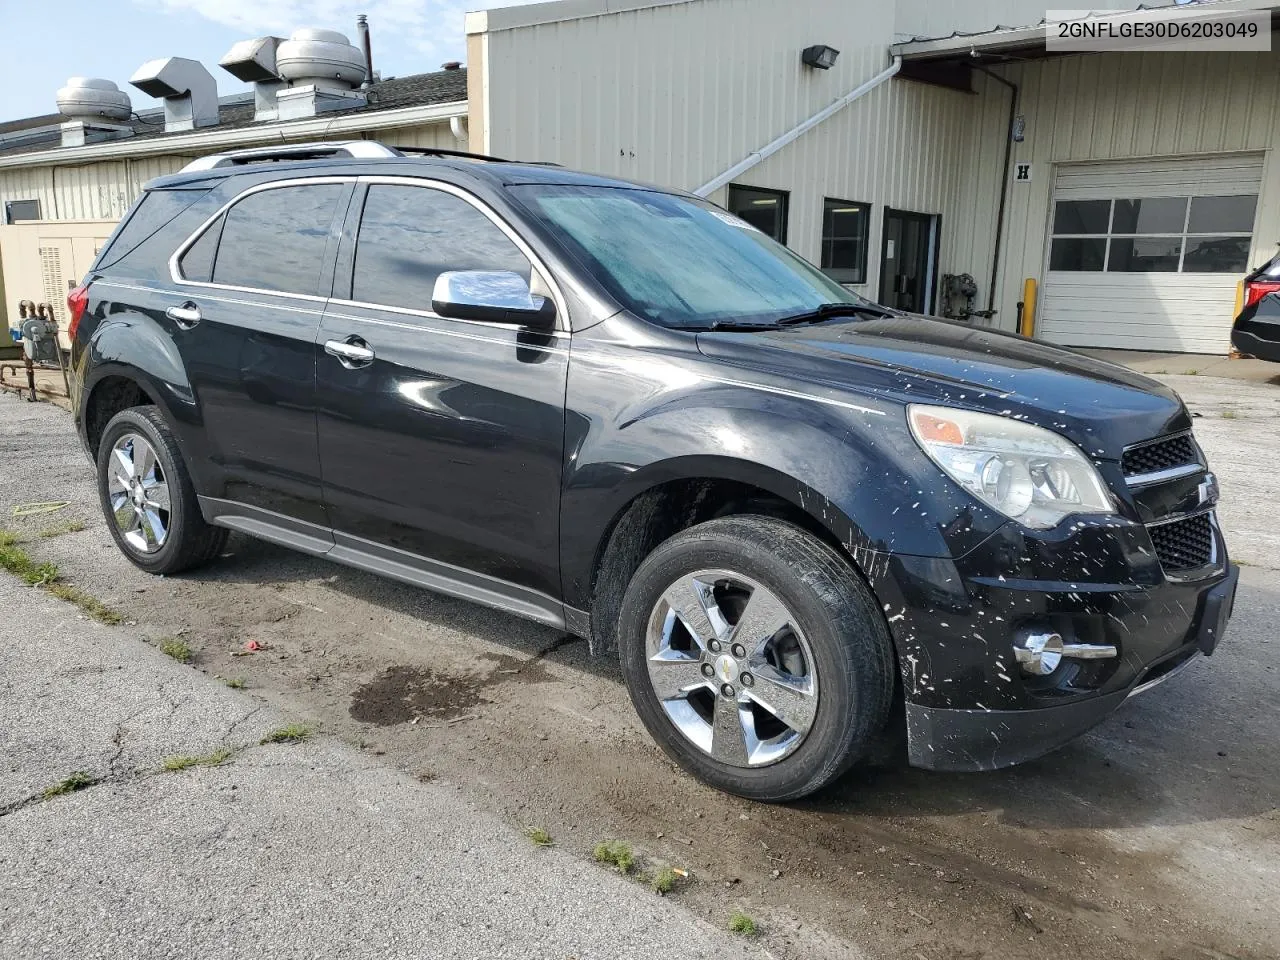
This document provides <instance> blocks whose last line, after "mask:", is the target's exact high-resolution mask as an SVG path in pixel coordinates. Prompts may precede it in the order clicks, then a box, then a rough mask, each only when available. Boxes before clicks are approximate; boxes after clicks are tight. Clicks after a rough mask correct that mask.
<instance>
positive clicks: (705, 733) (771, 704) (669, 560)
mask: <svg viewBox="0 0 1280 960" xmlns="http://www.w3.org/2000/svg"><path fill="white" fill-rule="evenodd" d="M618 626H619V647H620V652H621V655H622V665H623V672H624V675H625V677H626V681H627V687H628V689H629V691H630V693H631V698H632V700H633V702H634V703H635V705H636V710H637V712H638V713H639V714H640V718H641V719H642V720H643V721H644V723H645V726H646V727H648V729H649V731H650V733H651V734H652V735H653V737H654V739H655V740H657V741H658V743H659V744H660V745H661V746H662V748H663V749H664V750H666V752H667V753H668V754H669V755H670V756H671V757H672V758H673V759H674V760H675V761H676V762H677V763H679V764H680V765H681V766H682V767H684V768H685V769H686V770H688V771H689V772H690V773H692V774H694V775H695V776H697V777H699V778H700V779H702V780H704V781H706V782H707V783H709V784H711V785H712V786H715V787H717V788H719V789H721V790H725V791H727V792H729V793H735V794H738V795H740V796H744V797H749V798H751V799H755V800H765V801H783V800H793V799H797V798H799V797H803V796H805V795H806V794H809V793H812V792H814V791H815V790H818V789H820V788H821V787H822V786H824V785H825V784H827V783H828V782H830V781H831V780H832V779H834V778H835V777H837V776H838V775H839V774H841V773H842V772H844V771H845V770H847V769H848V768H849V767H850V766H851V765H852V764H853V763H854V762H856V760H857V759H858V758H859V756H861V754H862V753H863V751H864V750H865V749H866V748H867V747H868V746H869V745H870V744H871V742H872V740H873V739H874V737H875V736H876V734H877V733H878V732H879V731H880V729H881V728H882V727H883V726H884V723H885V721H886V719H887V716H888V710H889V704H890V700H891V697H892V692H893V672H892V671H893V659H892V653H891V646H890V639H889V634H888V630H887V628H886V626H885V623H884V618H883V616H881V614H880V611H879V609H878V607H877V606H876V603H875V601H874V598H873V597H872V594H871V592H870V590H869V589H868V588H867V586H866V584H865V583H863V582H862V580H861V578H860V577H859V575H858V574H857V573H856V572H855V571H854V570H853V569H852V568H851V567H850V565H849V563H848V562H847V561H846V560H845V559H844V558H843V557H842V556H841V555H840V554H838V553H837V552H836V551H835V550H833V549H832V548H831V547H829V546H827V545H826V544H825V543H823V542H822V541H821V540H819V539H817V538H816V537H814V536H813V535H812V534H810V533H808V532H806V531H804V530H802V529H800V528H798V527H796V526H794V525H792V524H790V523H786V522H784V521H781V520H777V519H773V518H769V517H757V516H744V517H725V518H722V519H719V520H712V521H710V522H708V523H703V524H699V525H698V526H696V527H691V528H690V529H688V530H685V531H683V532H681V533H679V534H677V535H676V536H674V537H672V538H671V539H670V540H667V541H666V542H665V543H663V544H661V545H660V546H659V547H658V548H657V549H656V550H654V552H653V553H652V554H650V555H649V557H648V558H646V560H645V561H644V563H642V564H641V565H640V568H639V569H638V570H637V571H636V574H635V576H634V577H633V578H632V581H631V584H630V586H629V587H628V589H627V594H626V597H625V598H624V600H623V605H622V611H621V613H620V616H619V624H618Z"/></svg>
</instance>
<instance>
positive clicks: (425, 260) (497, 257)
mask: <svg viewBox="0 0 1280 960" xmlns="http://www.w3.org/2000/svg"><path fill="white" fill-rule="evenodd" d="M446 270H511V271H514V272H515V273H518V274H520V275H521V276H522V277H524V279H525V281H526V282H527V281H528V280H529V272H530V267H529V261H528V259H527V258H526V257H525V255H524V254H523V253H521V252H520V248H519V247H517V246H516V245H515V244H514V243H512V242H511V239H510V238H509V237H508V236H507V235H506V234H505V233H503V232H502V231H501V230H499V229H498V227H497V226H495V225H494V223H493V221H492V220H490V219H489V218H488V217H486V216H485V215H484V214H483V213H481V212H480V211H479V210H477V209H476V208H475V207H473V206H472V205H471V204H469V203H467V202H466V201H465V200H461V199H459V198H458V197H455V196H453V195H452V194H449V193H445V192H443V191H441V190H433V189H431V188H429V187H400V186H391V185H388V184H374V185H373V186H371V187H369V195H368V198H367V199H366V200H365V204H364V215H363V217H362V218H361V220H360V236H359V239H358V240H357V242H356V262H355V278H354V281H353V282H352V290H351V298H352V299H353V300H360V301H363V302H365V303H382V304H386V305H387V306H392V307H406V308H408V309H411V310H430V309H431V294H432V291H433V290H434V289H435V284H436V277H438V276H439V275H440V274H441V273H443V272H444V271H446Z"/></svg>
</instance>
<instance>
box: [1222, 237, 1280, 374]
mask: <svg viewBox="0 0 1280 960" xmlns="http://www.w3.org/2000/svg"><path fill="white" fill-rule="evenodd" d="M1242 307H1243V309H1242V310H1241V311H1240V315H1239V316H1238V317H1236V322H1235V324H1234V325H1233V326H1232V327H1231V345H1232V346H1233V347H1235V348H1236V349H1237V350H1239V351H1240V352H1241V353H1245V354H1248V355H1249V356H1252V357H1257V358H1258V359H1259V360H1271V361H1272V362H1280V255H1277V256H1275V257H1272V258H1271V260H1269V261H1268V262H1266V263H1264V264H1263V265H1262V266H1260V267H1259V268H1258V269H1257V270H1255V271H1253V273H1251V274H1249V276H1247V277H1245V279H1244V303H1243V304H1242Z"/></svg>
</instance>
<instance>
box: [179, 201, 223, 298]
mask: <svg viewBox="0 0 1280 960" xmlns="http://www.w3.org/2000/svg"><path fill="white" fill-rule="evenodd" d="M225 220H226V217H219V218H218V221H217V222H216V223H214V224H213V225H212V226H211V227H209V229H208V230H206V231H205V232H204V233H202V234H200V238H199V239H198V240H196V242H195V243H193V244H192V245H191V246H189V247H187V252H186V253H184V254H183V255H182V256H181V257H179V258H178V272H179V273H180V274H182V276H183V278H184V279H186V280H196V281H198V282H200V283H208V282H209V281H210V279H212V277H213V255H214V254H215V253H217V252H218V237H220V236H221V235H222V224H223V223H224V222H225Z"/></svg>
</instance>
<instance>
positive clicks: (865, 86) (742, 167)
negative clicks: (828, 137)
mask: <svg viewBox="0 0 1280 960" xmlns="http://www.w3.org/2000/svg"><path fill="white" fill-rule="evenodd" d="M901 69H902V57H900V56H897V55H896V54H895V55H894V58H893V61H892V62H891V63H890V64H889V66H888V67H887V68H886V69H884V70H881V71H880V72H879V73H877V74H876V75H875V76H874V77H872V78H871V79H870V80H868V81H866V82H865V83H862V84H859V85H858V86H857V87H854V88H853V89H852V90H850V91H849V92H848V93H846V94H845V95H844V96H843V97H841V98H840V99H838V100H836V101H834V102H832V103H831V104H829V105H827V106H826V107H824V108H823V109H821V110H819V111H818V112H817V113H815V114H814V115H813V116H811V117H810V118H809V119H808V120H805V121H803V122H802V123H800V124H799V125H797V126H795V127H792V128H791V129H790V130H788V131H787V132H786V133H784V134H783V135H782V136H780V137H778V138H777V139H775V140H771V141H770V142H769V143H766V144H765V145H764V146H763V147H761V148H760V149H759V150H757V151H755V152H754V153H750V154H748V155H747V156H746V157H744V158H743V159H742V160H740V161H738V162H737V163H735V164H734V165H733V166H732V167H730V168H729V169H728V170H726V171H725V172H724V173H722V174H720V175H719V176H718V177H713V178H711V179H710V180H708V181H707V182H706V183H704V184H703V185H702V186H700V187H698V188H697V189H696V190H694V191H693V193H694V195H695V196H699V197H708V196H710V195H711V194H713V193H715V192H716V191H717V190H719V189H720V188H721V187H723V186H724V185H725V184H727V183H728V182H729V181H731V180H733V179H734V178H735V177H738V176H740V175H741V174H743V173H746V172H747V171H748V170H750V169H751V168H752V167H754V166H756V164H758V163H760V162H762V161H764V160H766V159H768V158H769V157H771V156H773V155H774V154H775V153H777V152H778V151H779V150H781V149H782V148H783V147H785V146H786V145H787V144H789V143H792V142H793V141H795V140H797V139H799V138H800V137H801V136H803V135H804V134H805V133H807V132H809V131H810V130H812V129H813V128H814V127H816V126H817V125H818V124H820V123H822V121H823V120H826V119H827V118H828V117H830V116H832V115H833V114H835V113H838V112H840V111H841V110H843V109H844V108H845V107H847V106H848V105H849V104H851V103H853V101H855V100H857V99H858V98H859V97H862V96H865V95H866V94H868V93H870V92H871V91H872V90H874V89H875V88H876V87H878V86H880V84H882V83H884V82H885V81H886V80H888V79H889V78H890V77H892V76H893V75H894V74H896V73H897V72H898V71H899V70H901Z"/></svg>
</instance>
